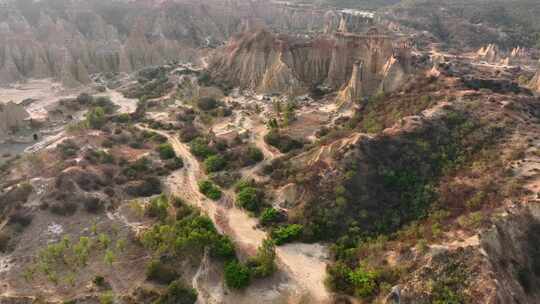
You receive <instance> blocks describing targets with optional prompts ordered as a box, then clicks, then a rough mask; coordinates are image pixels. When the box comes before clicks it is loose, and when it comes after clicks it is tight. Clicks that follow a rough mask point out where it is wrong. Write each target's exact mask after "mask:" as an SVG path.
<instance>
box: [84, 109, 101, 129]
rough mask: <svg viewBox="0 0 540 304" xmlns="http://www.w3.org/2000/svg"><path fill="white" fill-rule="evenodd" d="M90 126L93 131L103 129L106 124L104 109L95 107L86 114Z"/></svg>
mask: <svg viewBox="0 0 540 304" xmlns="http://www.w3.org/2000/svg"><path fill="white" fill-rule="evenodd" d="M86 121H87V123H88V126H89V127H90V128H92V129H101V128H102V127H103V126H104V125H105V123H106V118H105V111H104V110H103V108H102V107H95V108H93V109H91V110H90V111H89V112H88V114H86Z"/></svg>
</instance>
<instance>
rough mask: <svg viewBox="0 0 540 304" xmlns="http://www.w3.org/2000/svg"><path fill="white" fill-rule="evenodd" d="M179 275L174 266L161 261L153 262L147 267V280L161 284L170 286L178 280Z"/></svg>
mask: <svg viewBox="0 0 540 304" xmlns="http://www.w3.org/2000/svg"><path fill="white" fill-rule="evenodd" d="M178 276H179V274H178V272H177V271H176V269H175V268H174V266H172V265H166V264H164V263H163V262H161V261H159V260H152V261H150V263H148V265H147V266H146V278H147V279H148V280H150V281H154V282H157V283H160V284H169V283H171V282H172V281H174V280H176V279H177V278H178Z"/></svg>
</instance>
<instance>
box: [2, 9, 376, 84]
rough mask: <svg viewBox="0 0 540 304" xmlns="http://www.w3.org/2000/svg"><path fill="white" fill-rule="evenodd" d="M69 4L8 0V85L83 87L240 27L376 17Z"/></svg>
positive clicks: (317, 27) (359, 21)
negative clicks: (39, 82)
mask: <svg viewBox="0 0 540 304" xmlns="http://www.w3.org/2000/svg"><path fill="white" fill-rule="evenodd" d="M62 3H63V4H61V5H58V6H53V5H52V4H51V2H50V1H39V2H36V3H34V4H33V5H32V6H33V7H32V9H28V8H24V7H22V6H20V5H17V4H15V1H12V0H8V1H6V4H3V7H2V11H1V12H0V85H1V84H6V83H11V82H15V81H19V80H24V79H26V78H41V77H55V78H57V79H60V80H62V81H63V82H64V83H65V84H66V85H67V86H77V85H81V84H85V83H87V81H88V79H89V77H88V74H93V73H96V72H131V71H134V70H137V69H140V68H142V67H145V66H150V65H157V64H162V63H164V62H167V61H170V60H196V59H197V57H198V56H196V49H197V48H199V47H206V46H216V45H218V44H219V43H221V42H223V41H226V40H227V39H229V38H230V37H231V36H232V35H233V34H235V33H238V32H240V31H245V30H250V31H254V30H258V29H261V28H263V27H264V28H270V29H272V30H273V31H276V32H281V33H287V32H298V31H316V32H321V31H323V30H325V31H327V32H328V33H333V32H335V31H337V30H338V27H339V26H340V25H341V27H346V28H347V31H351V32H356V31H360V30H363V29H365V28H366V26H367V25H368V24H369V23H370V22H371V21H370V19H369V18H367V17H365V16H361V15H358V14H357V13H355V12H335V11H330V12H329V11H327V10H321V9H316V8H312V7H303V6H294V5H286V4H280V3H274V2H267V1H255V2H246V1H238V0H228V1H222V0H208V1H205V2H204V4H201V3H200V1H197V0H185V1H126V2H109V1H102V2H100V3H95V1H90V0H81V1H77V2H76V3H71V1H65V3H64V2H62ZM141 11H144V14H141ZM275 68H276V69H278V70H280V71H281V69H282V68H283V67H282V66H279V65H276V66H275ZM282 72H286V71H282ZM272 81H273V80H272ZM278 82H279V81H278Z"/></svg>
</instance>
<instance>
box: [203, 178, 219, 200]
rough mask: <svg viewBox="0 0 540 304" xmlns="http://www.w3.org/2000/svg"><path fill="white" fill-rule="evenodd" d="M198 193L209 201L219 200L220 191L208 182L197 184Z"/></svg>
mask: <svg viewBox="0 0 540 304" xmlns="http://www.w3.org/2000/svg"><path fill="white" fill-rule="evenodd" d="M199 191H200V192H201V193H202V194H204V195H205V196H206V197H208V198H209V199H211V200H214V201H217V200H219V199H220V198H221V194H222V193H221V190H219V188H218V187H217V186H216V185H214V183H212V182H211V181H209V180H205V181H200V182H199Z"/></svg>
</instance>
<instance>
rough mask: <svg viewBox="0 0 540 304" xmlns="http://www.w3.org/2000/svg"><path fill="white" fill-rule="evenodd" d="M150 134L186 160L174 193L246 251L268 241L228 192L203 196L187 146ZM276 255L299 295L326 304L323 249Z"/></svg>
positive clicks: (298, 247) (281, 250)
mask: <svg viewBox="0 0 540 304" xmlns="http://www.w3.org/2000/svg"><path fill="white" fill-rule="evenodd" d="M145 129H147V128H145ZM147 130H151V129H147ZM151 131H154V132H156V133H158V134H161V135H163V136H165V137H167V138H168V139H169V142H170V143H171V145H172V146H173V148H174V149H175V151H176V153H177V154H178V155H179V156H180V157H182V159H183V160H184V169H182V170H179V171H177V172H175V173H174V174H173V175H172V176H171V177H170V182H171V184H172V185H171V191H172V192H174V193H176V194H177V195H178V196H180V197H182V198H183V199H185V200H186V201H187V202H190V203H192V204H195V205H197V206H198V207H199V208H201V210H203V211H204V212H206V213H207V214H208V216H210V218H212V220H213V221H214V223H216V226H217V227H218V230H220V232H222V233H225V234H227V235H229V236H230V237H231V238H232V239H233V240H234V242H235V243H236V244H237V246H238V247H239V248H240V249H241V250H242V251H243V252H248V253H254V252H255V250H256V248H257V247H258V246H259V245H260V244H261V243H262V241H263V240H264V239H265V238H266V233H265V232H264V231H263V230H260V229H257V228H256V225H257V221H256V219H254V218H251V217H249V216H248V215H247V214H246V213H245V212H243V211H242V210H240V209H238V208H236V207H234V205H233V204H231V203H230V202H232V198H231V197H230V195H229V194H227V193H224V196H223V198H222V199H221V200H220V201H219V202H212V201H210V200H208V199H207V198H205V197H204V196H203V195H202V194H200V193H199V191H198V185H197V182H198V181H199V180H200V179H203V178H204V177H205V175H204V173H203V172H202V170H201V168H200V165H199V162H198V160H197V159H196V158H195V157H194V156H193V155H192V154H191V153H190V152H189V149H188V147H187V145H186V144H184V143H181V142H180V141H179V140H178V138H177V137H176V136H174V135H170V134H169V133H166V132H163V131H158V130H151ZM254 131H255V130H254ZM259 134H260V133H259ZM261 138H262V136H261ZM265 155H266V154H265ZM276 254H277V257H278V264H279V265H280V268H281V269H282V270H283V271H285V272H286V273H287V274H288V276H289V277H290V279H291V281H292V283H293V284H294V285H295V286H296V287H297V289H299V290H298V291H297V292H298V293H300V294H301V293H308V294H309V295H310V296H311V297H312V298H313V299H314V300H315V301H316V303H325V302H327V301H328V300H329V295H328V293H327V291H326V289H325V287H324V284H323V281H324V278H325V275H326V271H325V269H326V260H327V255H328V254H327V252H326V248H325V247H324V246H322V245H319V244H288V245H286V246H281V247H278V248H277V250H276Z"/></svg>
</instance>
